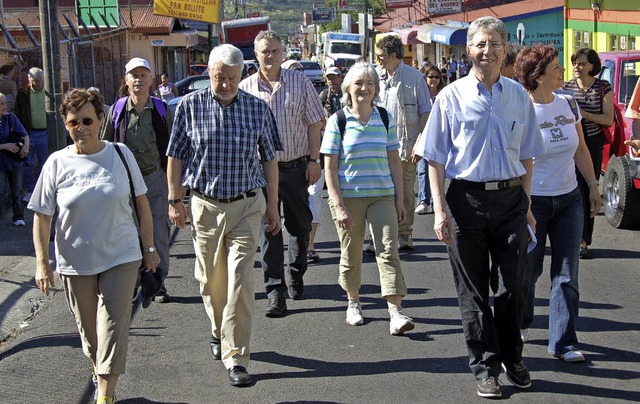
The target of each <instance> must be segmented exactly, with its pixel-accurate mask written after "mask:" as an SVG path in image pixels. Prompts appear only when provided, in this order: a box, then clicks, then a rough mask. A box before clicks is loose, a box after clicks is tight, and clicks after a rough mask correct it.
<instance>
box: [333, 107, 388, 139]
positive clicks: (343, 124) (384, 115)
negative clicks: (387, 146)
mask: <svg viewBox="0 0 640 404" xmlns="http://www.w3.org/2000/svg"><path fill="white" fill-rule="evenodd" d="M378 113H379V114H380V119H382V123H383V124H384V127H385V129H386V130H387V132H389V113H388V112H387V110H386V109H384V108H382V107H378ZM336 117H337V118H338V130H339V131H340V138H341V139H344V131H345V130H346V129H347V116H346V115H345V114H344V110H343V109H342V108H340V109H339V110H337V111H336Z"/></svg>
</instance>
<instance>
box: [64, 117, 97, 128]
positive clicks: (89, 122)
mask: <svg viewBox="0 0 640 404" xmlns="http://www.w3.org/2000/svg"><path fill="white" fill-rule="evenodd" d="M80 124H82V126H91V125H93V118H82V119H80V120H78V119H70V120H68V121H67V125H69V127H70V128H75V127H76V126H78V125H80Z"/></svg>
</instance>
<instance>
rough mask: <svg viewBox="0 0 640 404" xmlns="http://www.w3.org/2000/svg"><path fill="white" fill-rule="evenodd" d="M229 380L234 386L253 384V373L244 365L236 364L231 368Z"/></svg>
mask: <svg viewBox="0 0 640 404" xmlns="http://www.w3.org/2000/svg"><path fill="white" fill-rule="evenodd" d="M229 382H230V383H231V385H232V386H236V387H242V386H248V385H250V384H251V375H250V374H249V372H247V369H245V368H244V367H242V366H234V367H232V368H231V369H229Z"/></svg>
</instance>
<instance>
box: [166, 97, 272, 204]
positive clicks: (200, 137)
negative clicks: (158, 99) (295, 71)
mask: <svg viewBox="0 0 640 404" xmlns="http://www.w3.org/2000/svg"><path fill="white" fill-rule="evenodd" d="M277 150H282V144H281V142H280V136H279V135H278V129H277V126H276V120H275V118H274V116H273V113H272V112H271V109H269V106H268V105H267V103H266V102H264V101H262V100H261V99H259V98H257V97H254V96H253V95H251V94H248V93H246V92H244V91H242V90H238V95H237V97H236V98H235V99H234V100H233V102H232V103H231V104H229V105H228V106H226V107H223V106H222V105H221V104H220V103H219V102H218V100H216V99H215V97H214V95H213V91H212V90H211V88H205V89H202V90H199V91H195V92H193V93H191V94H188V95H186V96H185V97H184V98H183V99H182V100H181V101H180V103H179V104H178V108H177V109H176V114H175V118H174V123H173V129H172V130H171V138H170V139H169V147H168V149H167V156H169V157H172V158H175V159H178V160H182V184H183V185H184V186H186V187H187V188H190V189H197V190H198V191H199V192H200V193H202V194H204V195H206V196H209V197H212V198H232V197H234V196H237V195H239V194H241V193H243V192H247V191H250V190H252V189H255V188H262V187H264V186H266V180H265V177H264V173H263V170H262V166H261V165H260V161H269V160H272V159H273V158H275V155H276V151H277Z"/></svg>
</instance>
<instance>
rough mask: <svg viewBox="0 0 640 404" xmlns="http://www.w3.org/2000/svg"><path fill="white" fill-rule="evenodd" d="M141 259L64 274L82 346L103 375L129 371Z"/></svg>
mask: <svg viewBox="0 0 640 404" xmlns="http://www.w3.org/2000/svg"><path fill="white" fill-rule="evenodd" d="M139 267H140V261H134V262H127V263H125V264H120V265H117V266H115V267H113V268H111V269H108V270H106V271H104V272H101V273H99V274H97V275H60V278H61V279H62V287H63V288H64V293H65V296H66V298H67V303H68V304H69V309H70V310H71V313H73V316H74V317H75V320H76V324H77V326H78V332H80V339H81V340H82V350H83V351H84V354H85V355H86V356H87V357H88V358H89V359H91V361H92V362H93V366H94V368H95V369H96V372H97V373H98V374H99V375H120V374H123V373H124V371H125V365H126V361H127V348H128V341H129V325H130V323H131V294H132V293H133V288H134V287H135V286H136V279H137V278H138V268H139Z"/></svg>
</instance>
